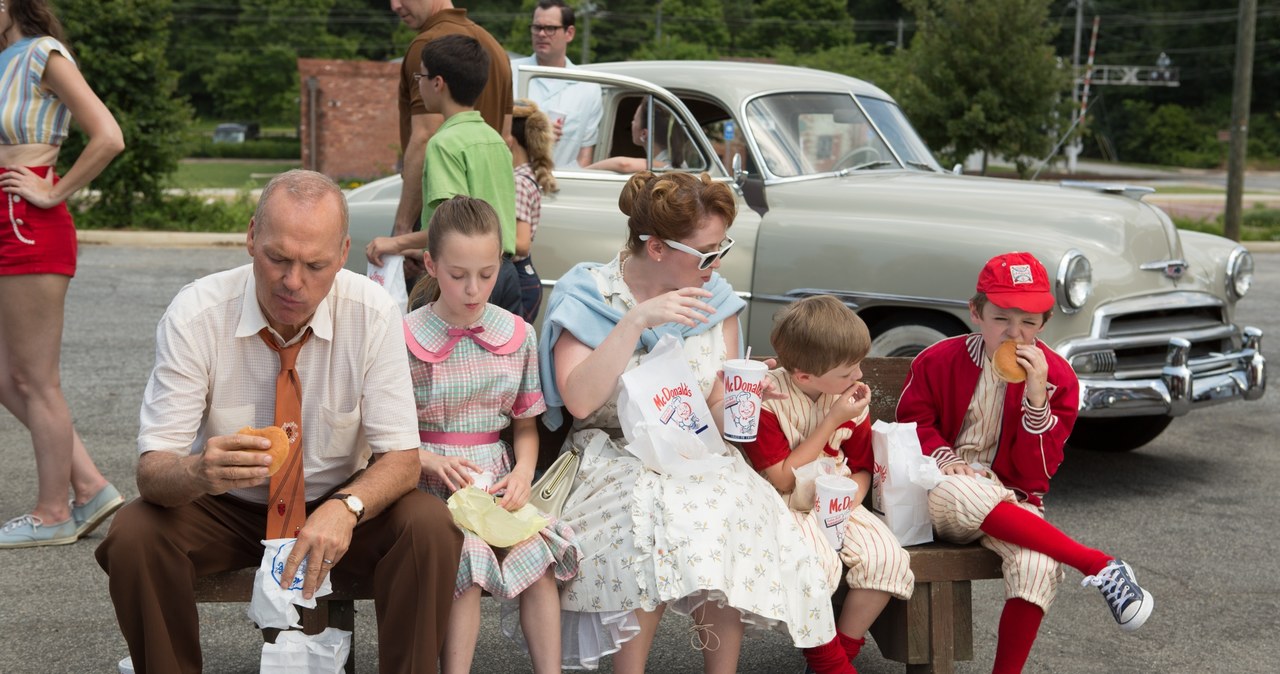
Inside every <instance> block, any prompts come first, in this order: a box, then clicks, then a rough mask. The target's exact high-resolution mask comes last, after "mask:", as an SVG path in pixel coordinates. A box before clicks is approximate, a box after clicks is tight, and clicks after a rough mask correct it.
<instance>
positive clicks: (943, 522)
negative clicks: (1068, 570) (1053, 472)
mask: <svg viewBox="0 0 1280 674" xmlns="http://www.w3.org/2000/svg"><path fill="white" fill-rule="evenodd" d="M1001 501H1008V502H1009V503H1012V504H1014V505H1016V506H1018V507H1019V508H1022V509H1023V510H1027V511H1030V512H1032V513H1035V514H1036V515H1037V516H1039V517H1041V518H1043V517H1044V509H1043V508H1038V507H1036V506H1033V505H1031V504H1029V503H1024V502H1019V501H1018V499H1017V496H1016V495H1015V494H1014V493H1013V492H1012V491H1011V490H1009V489H1006V488H1005V487H1003V486H1001V485H1000V484H999V483H992V482H989V481H984V480H980V479H977V478H973V477H969V476H965V475H949V476H947V477H945V478H943V480H942V482H941V483H940V484H939V485H938V486H937V487H934V488H933V490H931V491H930V492H929V517H930V518H931V519H932V520H933V529H934V532H935V533H936V534H937V535H938V537H939V538H942V539H944V540H947V541H951V542H953V543H971V542H973V541H975V540H976V541H978V542H979V543H980V544H981V545H982V547H984V548H987V549H988V550H991V551H992V552H994V553H996V554H997V555H999V556H1000V559H1001V560H1002V564H1001V568H1002V570H1003V572H1004V593H1005V598H1006V599H1012V598H1014V597H1017V598H1020V599H1024V600H1026V601H1028V602H1030V603H1032V604H1035V605H1036V606H1039V607H1040V608H1041V609H1043V610H1044V611H1045V612H1046V613H1047V612H1048V611H1049V607H1050V606H1052V605H1053V599H1054V597H1055V596H1056V595H1057V591H1058V584H1059V583H1061V582H1062V579H1063V578H1064V575H1065V574H1064V573H1063V571H1062V565H1061V564H1059V563H1058V562H1057V561H1055V560H1054V559H1053V558H1052V557H1049V556H1047V555H1043V554H1041V553H1039V552H1035V551H1033V550H1029V549H1027V548H1023V547H1020V546H1017V545H1013V544H1012V543H1007V542H1005V541H1002V540H999V539H995V538H992V537H990V536H987V535H986V534H984V533H983V532H982V529H981V526H982V522H983V520H985V519H986V518H987V515H989V514H990V513H991V510H992V509H993V508H995V507H996V504H998V503H1000V502H1001Z"/></svg>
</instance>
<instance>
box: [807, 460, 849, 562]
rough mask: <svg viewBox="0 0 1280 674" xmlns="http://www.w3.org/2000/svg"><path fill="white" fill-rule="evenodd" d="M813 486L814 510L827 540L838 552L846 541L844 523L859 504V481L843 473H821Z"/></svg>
mask: <svg viewBox="0 0 1280 674" xmlns="http://www.w3.org/2000/svg"><path fill="white" fill-rule="evenodd" d="M813 486H814V503H813V512H814V514H815V515H817V516H818V523H819V524H821V525H822V533H823V534H825V535H826V537H827V542H828V543H830V544H831V547H833V548H835V549H836V551H837V552H838V551H839V550H840V546H841V545H842V544H843V543H844V523H845V521H846V520H848V519H849V513H850V512H853V508H854V506H856V505H858V483H857V482H854V481H853V480H851V479H849V478H847V477H844V476H841V475H820V476H818V479H816V480H814V481H813Z"/></svg>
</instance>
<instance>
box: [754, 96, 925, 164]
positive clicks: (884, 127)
mask: <svg viewBox="0 0 1280 674" xmlns="http://www.w3.org/2000/svg"><path fill="white" fill-rule="evenodd" d="M858 102H859V103H861V104H862V107H859V106H858V105H857V104H855V103H854V99H853V97H852V96H851V95H849V94H846V93H785V94H772V95H768V96H761V97H759V98H756V99H754V100H752V101H751V102H750V103H748V104H747V125H748V127H750V132H751V135H752V138H753V139H754V140H755V143H756V146H757V147H758V148H759V149H760V158H761V159H762V160H763V162H764V165H765V166H766V167H767V168H768V170H769V173H772V174H773V175H775V176H778V177H780V178H792V177H797V176H806V175H814V174H824V173H832V172H839V173H847V172H850V171H859V170H875V169H885V168H901V167H902V162H906V164H907V166H908V167H909V168H914V169H919V170H929V171H940V170H942V169H941V167H939V166H938V163H937V162H936V161H935V160H934V158H933V156H932V155H931V154H930V153H929V149H928V147H927V146H925V144H924V141H922V140H920V137H919V136H917V135H916V132H915V129H912V128H911V125H910V124H909V123H908V122H907V119H906V117H905V116H904V115H903V114H902V111H901V110H900V109H899V108H898V106H897V105H894V104H893V103H891V102H888V101H884V100H880V99H875V98H867V97H859V98H858ZM864 108H865V109H866V112H865V113H864V112H863V109H864ZM868 114H869V115H870V119H868V117H867V116H868ZM890 147H892V148H893V149H892V151H891V150H890ZM895 153H896V154H895Z"/></svg>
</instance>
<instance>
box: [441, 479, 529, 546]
mask: <svg viewBox="0 0 1280 674" xmlns="http://www.w3.org/2000/svg"><path fill="white" fill-rule="evenodd" d="M449 512H450V513H452V514H453V521H454V522H456V523H457V524H458V526H460V527H462V528H463V529H466V530H467V531H470V532H472V533H474V534H475V535H477V536H479V537H480V538H482V539H484V542H486V543H488V544H489V545H492V546H494V547H497V548H509V547H511V546H513V545H515V544H516V543H519V542H520V541H523V540H524V539H526V538H528V537H530V536H532V535H534V534H536V533H538V532H539V531H542V529H543V528H544V527H546V526H547V525H548V524H550V523H551V522H549V521H548V520H547V518H545V517H543V516H542V515H541V514H540V513H539V512H538V509H537V508H535V507H533V506H532V505H529V504H528V503H526V504H525V505H524V507H523V508H521V509H519V510H517V511H515V512H507V511H506V510H505V509H503V507H502V506H500V505H498V501H497V500H496V499H495V498H494V497H493V495H491V494H489V493H488V492H486V491H484V490H482V489H476V488H475V487H464V488H462V489H459V490H458V491H455V492H453V496H450V497H449Z"/></svg>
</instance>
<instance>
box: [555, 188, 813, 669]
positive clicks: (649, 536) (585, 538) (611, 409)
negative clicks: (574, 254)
mask: <svg viewBox="0 0 1280 674" xmlns="http://www.w3.org/2000/svg"><path fill="white" fill-rule="evenodd" d="M619 207H620V208H621V209H622V212H623V213H625V214H627V215H628V216H629V219H628V229H629V233H628V240H627V245H626V248H625V250H623V251H622V252H621V253H620V254H619V256H618V257H616V258H614V259H613V260H612V261H611V262H609V263H607V264H603V265H602V264H582V265H578V266H577V267H575V268H574V269H573V270H571V271H570V272H569V273H568V274H566V275H565V276H564V277H563V278H562V279H561V280H560V281H559V282H558V283H557V284H556V290H555V293H553V294H552V296H551V299H550V301H549V302H548V309H547V317H546V319H545V325H544V335H543V338H542V341H541V342H540V344H539V353H540V359H541V361H542V381H543V387H544V393H546V395H547V402H548V404H549V405H551V406H552V407H551V409H549V411H548V412H549V413H548V415H547V419H548V425H551V426H555V425H558V420H559V419H561V418H562V417H561V416H560V408H559V406H563V408H564V409H565V410H567V412H568V413H569V414H571V415H572V416H573V417H575V418H576V421H574V422H573V427H572V431H573V432H572V433H571V435H570V437H569V440H568V443H570V444H572V445H574V446H576V447H578V448H581V449H582V451H583V457H582V465H581V468H580V470H579V473H578V479H577V482H576V485H575V488H574V490H573V492H572V493H571V494H570V495H569V499H568V501H567V503H566V504H565V507H564V512H563V515H562V519H563V521H564V522H566V523H567V524H569V526H570V527H572V528H573V530H574V532H575V533H576V534H577V543H578V545H579V547H580V548H581V549H582V551H583V555H584V556H583V560H582V563H581V567H580V569H579V572H578V575H577V576H575V577H574V578H573V579H572V580H570V581H568V582H567V583H565V585H564V588H563V590H562V592H561V607H562V609H563V621H564V623H563V625H562V628H561V629H562V633H563V635H564V657H565V665H566V666H568V667H586V668H594V667H595V666H596V665H597V664H598V661H599V659H600V657H601V656H603V655H605V654H608V653H615V652H616V653H617V655H616V656H615V657H614V668H615V670H616V671H618V672H637V673H638V672H642V671H643V670H644V667H645V662H646V660H647V658H648V653H649V648H650V646H651V645H652V643H653V637H654V632H655V629H656V627H657V625H658V622H659V620H660V619H661V617H662V614H663V610H664V609H665V608H666V607H670V608H672V609H674V610H676V611H678V612H680V613H684V614H689V615H691V616H692V617H693V620H694V623H695V627H694V630H695V634H694V635H693V637H694V642H695V644H696V645H697V646H698V647H699V648H701V649H702V650H703V656H704V666H705V668H706V671H708V672H733V671H735V670H736V669H737V663H738V653H739V651H740V648H741V644H742V638H743V634H744V628H745V626H746V625H752V626H755V627H768V628H775V629H778V630H781V631H783V632H785V633H787V634H789V635H790V636H791V639H792V641H793V642H794V643H795V644H796V646H798V647H808V646H816V645H820V644H824V643H826V642H828V641H830V640H831V638H832V636H834V632H833V629H832V624H833V622H834V621H833V619H832V614H831V604H830V599H829V598H830V592H831V588H829V587H828V585H829V580H828V579H827V576H826V574H825V573H824V571H823V568H822V565H821V563H820V561H819V560H818V558H817V557H816V556H815V555H814V553H813V552H812V551H811V550H810V549H809V548H808V546H806V545H805V543H804V540H803V537H802V534H801V533H800V530H799V528H798V527H797V525H796V523H795V520H794V518H792V517H791V515H790V514H789V513H788V512H787V508H786V506H785V504H783V502H782V500H781V499H780V498H778V495H777V493H776V492H775V491H774V490H773V488H772V487H771V486H770V485H769V484H768V483H767V482H765V481H764V480H763V479H762V478H761V477H760V476H759V475H757V474H756V473H755V471H753V470H752V469H751V468H750V466H748V465H747V463H746V462H745V461H744V460H743V459H742V457H741V455H740V454H739V453H738V451H737V449H736V448H734V447H733V446H732V445H728V444H725V446H724V451H725V453H726V454H727V455H730V456H732V457H733V461H732V462H730V463H729V464H728V465H727V467H724V468H721V469H719V470H716V471H714V472H709V473H704V474H701V475H697V476H694V477H691V478H675V477H668V476H664V475H661V474H658V473H655V472H652V471H648V470H646V469H645V468H644V466H643V464H642V463H641V462H640V460H639V459H637V458H636V457H634V456H633V455H631V454H630V453H628V452H627V450H626V449H625V446H624V445H625V441H624V440H622V437H623V434H622V431H621V430H620V429H619V422H618V409H617V403H618V381H619V376H620V375H621V374H622V373H623V372H625V371H627V370H629V369H631V368H633V367H635V366H636V365H637V364H638V363H639V361H640V358H641V357H642V356H643V355H644V354H645V353H646V352H647V351H648V350H649V349H650V348H652V347H653V346H654V345H655V344H656V343H657V341H658V339H659V337H660V336H661V335H662V334H667V333H669V334H674V335H677V336H680V337H681V338H682V339H683V341H684V352H685V354H686V356H687V358H688V361H689V364H690V366H691V367H692V369H693V371H694V373H695V375H696V377H697V380H698V384H699V386H700V387H701V389H702V392H703V394H704V395H705V396H706V398H707V402H708V404H709V406H710V408H711V409H712V410H719V409H720V406H721V403H722V399H723V395H724V391H723V386H722V384H721V382H720V376H719V371H720V369H721V368H722V366H723V363H724V361H725V360H726V359H728V358H735V357H737V356H738V354H739V352H740V348H741V347H740V333H739V329H740V328H739V326H738V320H737V314H738V313H739V312H740V311H741V310H742V308H743V306H744V303H743V301H742V300H741V299H739V298H738V297H737V295H735V294H734V292H733V289H732V288H731V287H730V286H729V284H728V283H727V282H725V281H724V280H723V279H722V278H720V277H719V275H717V274H715V269H717V268H718V267H719V264H720V258H721V257H722V256H723V255H724V254H726V253H727V252H728V250H729V247H730V246H732V245H733V242H732V240H731V239H729V238H728V237H727V235H726V233H727V230H728V228H729V225H730V224H731V223H732V222H733V218H734V216H735V215H736V207H735V203H734V199H733V195H732V193H731V192H730V190H729V188H728V187H727V186H725V185H724V184H722V183H716V182H714V181H712V180H711V179H710V178H709V177H708V176H706V175H705V174H703V175H702V176H701V177H698V176H693V175H690V174H686V173H676V172H672V173H665V174H662V175H655V174H653V173H649V172H642V173H638V174H636V175H635V176H633V177H632V178H631V180H630V181H629V182H628V183H627V185H626V187H624V188H623V191H622V196H621V198H620V199H619ZM712 416H713V417H715V418H716V423H717V424H719V423H720V419H719V417H720V415H719V414H717V413H713V414H712Z"/></svg>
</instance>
